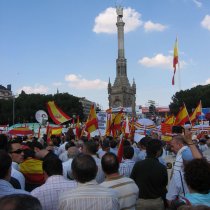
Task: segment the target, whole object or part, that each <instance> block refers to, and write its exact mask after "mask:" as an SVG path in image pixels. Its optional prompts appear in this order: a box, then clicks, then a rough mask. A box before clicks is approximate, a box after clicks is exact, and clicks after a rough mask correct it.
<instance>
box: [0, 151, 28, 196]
mask: <svg viewBox="0 0 210 210" xmlns="http://www.w3.org/2000/svg"><path fill="white" fill-rule="evenodd" d="M11 165H12V159H11V157H10V156H9V155H8V153H7V152H5V151H3V150H0V197H3V196H5V195H11V194H29V192H26V191H25V190H20V189H15V188H14V187H13V186H12V185H11V184H10V183H9V180H10V177H11Z"/></svg>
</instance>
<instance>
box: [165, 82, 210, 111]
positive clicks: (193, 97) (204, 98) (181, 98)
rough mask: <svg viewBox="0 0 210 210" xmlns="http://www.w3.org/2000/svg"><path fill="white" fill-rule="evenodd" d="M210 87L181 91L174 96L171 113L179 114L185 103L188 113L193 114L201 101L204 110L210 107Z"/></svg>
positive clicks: (204, 86)
mask: <svg viewBox="0 0 210 210" xmlns="http://www.w3.org/2000/svg"><path fill="white" fill-rule="evenodd" d="M209 96H210V85H198V86H196V87H193V88H191V89H187V90H181V91H179V92H176V93H175V94H174V95H173V96H172V102H171V103H170V105H169V108H170V111H171V113H173V114H175V115H176V114H177V113H178V111H179V108H180V107H181V106H182V105H183V103H185V105H186V107H187V110H188V113H189V114H190V113H191V112H192V109H194V108H195V107H196V106H197V105H198V103H199V101H200V100H201V102H202V106H203V107H204V108H207V107H210V97H209Z"/></svg>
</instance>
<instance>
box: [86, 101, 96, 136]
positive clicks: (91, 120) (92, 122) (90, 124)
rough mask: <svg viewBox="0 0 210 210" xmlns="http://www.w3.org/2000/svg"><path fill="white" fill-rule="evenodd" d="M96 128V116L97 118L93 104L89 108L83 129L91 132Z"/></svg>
mask: <svg viewBox="0 0 210 210" xmlns="http://www.w3.org/2000/svg"><path fill="white" fill-rule="evenodd" d="M97 129H98V118H97V115H96V110H95V107H94V104H93V105H92V106H91V108H90V113H89V116H88V119H87V122H86V124H85V130H86V131H87V132H88V133H92V132H93V131H95V130H97Z"/></svg>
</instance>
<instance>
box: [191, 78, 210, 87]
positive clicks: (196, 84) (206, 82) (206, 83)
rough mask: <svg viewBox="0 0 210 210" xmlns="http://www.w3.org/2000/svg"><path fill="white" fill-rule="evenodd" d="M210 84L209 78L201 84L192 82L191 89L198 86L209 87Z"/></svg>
mask: <svg viewBox="0 0 210 210" xmlns="http://www.w3.org/2000/svg"><path fill="white" fill-rule="evenodd" d="M209 84H210V78H208V79H207V80H206V81H205V82H202V83H197V82H194V83H193V84H192V87H196V86H198V85H209Z"/></svg>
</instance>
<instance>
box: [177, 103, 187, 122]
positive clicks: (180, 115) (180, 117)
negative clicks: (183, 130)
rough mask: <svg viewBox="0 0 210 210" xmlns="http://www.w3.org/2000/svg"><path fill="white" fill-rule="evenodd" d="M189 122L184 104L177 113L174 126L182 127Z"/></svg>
mask: <svg viewBox="0 0 210 210" xmlns="http://www.w3.org/2000/svg"><path fill="white" fill-rule="evenodd" d="M188 121H190V118H189V115H188V111H187V108H186V106H185V104H184V105H183V107H181V109H180V111H179V112H178V114H177V116H176V120H175V122H174V125H184V124H185V123H186V122H188Z"/></svg>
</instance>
